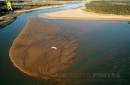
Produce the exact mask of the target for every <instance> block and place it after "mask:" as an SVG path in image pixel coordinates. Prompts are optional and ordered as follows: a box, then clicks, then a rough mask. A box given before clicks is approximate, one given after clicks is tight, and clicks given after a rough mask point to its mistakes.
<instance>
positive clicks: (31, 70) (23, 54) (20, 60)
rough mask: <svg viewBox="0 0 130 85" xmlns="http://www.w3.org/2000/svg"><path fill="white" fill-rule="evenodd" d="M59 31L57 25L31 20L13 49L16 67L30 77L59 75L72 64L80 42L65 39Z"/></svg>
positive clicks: (11, 53)
mask: <svg viewBox="0 0 130 85" xmlns="http://www.w3.org/2000/svg"><path fill="white" fill-rule="evenodd" d="M59 30H61V29H60V27H59V26H58V25H56V24H54V23H47V22H45V21H42V20H39V19H36V18H30V19H29V21H28V22H27V24H26V26H25V28H24V29H23V30H22V31H21V33H20V34H19V35H18V37H17V38H16V39H15V40H14V42H13V44H12V46H11V48H10V51H9V55H10V58H11V61H12V62H13V64H14V65H15V66H16V67H17V68H19V69H20V70H21V71H23V72H24V73H27V74H29V75H33V76H36V77H40V78H45V79H50V78H51V77H55V73H57V72H59V71H60V70H63V69H64V68H66V67H68V66H69V65H70V64H71V63H72V58H73V56H74V55H75V54H76V48H77V45H76V40H77V39H76V38H74V37H71V36H61V35H62V32H61V33H60V32H58V31H59ZM57 33H60V34H57ZM52 46H56V47H57V48H58V49H57V50H55V49H52V48H51V47H52Z"/></svg>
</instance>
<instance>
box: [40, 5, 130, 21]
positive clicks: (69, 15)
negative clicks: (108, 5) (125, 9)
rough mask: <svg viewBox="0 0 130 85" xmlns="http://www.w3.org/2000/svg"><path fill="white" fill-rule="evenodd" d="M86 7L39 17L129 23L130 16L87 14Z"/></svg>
mask: <svg viewBox="0 0 130 85" xmlns="http://www.w3.org/2000/svg"><path fill="white" fill-rule="evenodd" d="M83 9H85V8H84V7H79V8H76V9H69V10H64V11H59V12H52V13H45V14H39V15H38V16H39V17H42V18H49V19H82V20H124V21H129V20H130V16H124V15H113V14H97V13H92V12H86V11H84V10H83Z"/></svg>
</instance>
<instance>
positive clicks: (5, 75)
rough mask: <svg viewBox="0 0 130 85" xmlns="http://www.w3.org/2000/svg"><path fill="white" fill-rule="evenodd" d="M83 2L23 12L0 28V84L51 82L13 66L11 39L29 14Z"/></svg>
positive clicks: (30, 84)
mask: <svg viewBox="0 0 130 85" xmlns="http://www.w3.org/2000/svg"><path fill="white" fill-rule="evenodd" d="M83 5H84V3H78V4H67V5H66V6H64V7H60V8H50V9H44V10H38V11H32V12H28V13H23V14H21V15H19V16H18V17H17V19H16V20H15V21H14V22H13V23H11V24H10V25H8V26H6V27H4V28H2V29H0V85H48V84H52V83H51V82H50V83H49V82H47V81H44V80H39V79H36V78H33V77H30V76H28V75H26V74H24V73H22V72H20V71H19V70H18V69H17V68H15V67H14V66H13V64H12V63H11V61H10V59H9V55H8V54H9V53H8V52H9V48H10V47H11V44H12V42H13V40H14V39H15V38H16V37H17V35H18V34H19V33H20V31H21V30H22V29H23V28H24V26H25V25H26V23H27V21H28V18H29V16H33V15H36V14H40V13H48V12H54V11H60V10H66V9H71V8H76V7H78V6H83Z"/></svg>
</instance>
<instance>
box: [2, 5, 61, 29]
mask: <svg viewBox="0 0 130 85" xmlns="http://www.w3.org/2000/svg"><path fill="white" fill-rule="evenodd" d="M62 6H63V5H55V6H45V7H39V8H33V9H28V10H16V11H14V12H13V13H9V14H6V15H4V16H1V17H0V19H2V17H6V18H7V19H6V20H4V21H1V22H0V28H2V27H4V26H7V25H8V24H10V23H12V22H13V21H15V20H16V19H17V16H19V15H20V14H22V13H26V12H31V11H36V10H42V9H49V8H53V7H54V8H57V7H62Z"/></svg>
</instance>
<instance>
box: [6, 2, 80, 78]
mask: <svg viewBox="0 0 130 85" xmlns="http://www.w3.org/2000/svg"><path fill="white" fill-rule="evenodd" d="M80 5H81V4H80ZM67 6H69V5H67ZM75 6H76V7H77V4H74V7H75ZM71 7H72V8H73V6H71ZM53 9H54V8H53ZM34 21H35V20H34ZM29 22H30V20H29V21H28V22H27V24H26V26H25V27H24V29H23V30H22V31H21V33H20V34H19V35H18V37H17V38H16V39H15V40H14V41H13V44H12V46H11V48H10V50H9V56H10V59H11V61H12V62H13V64H14V66H15V67H17V68H18V69H19V70H21V71H22V72H24V73H26V74H28V75H30V76H35V77H39V76H40V78H45V79H48V78H49V77H54V76H55V74H54V73H53V75H52V73H51V74H49V73H47V74H46V75H47V77H45V76H41V75H39V74H37V73H31V72H29V71H27V70H25V69H23V68H21V67H20V66H19V65H17V63H16V61H15V59H13V57H14V56H12V54H11V53H12V52H11V49H12V48H13V47H14V46H16V45H15V44H14V43H15V42H17V39H18V38H19V37H21V35H22V33H23V31H24V30H26V29H29V27H28V26H29V25H30V24H29ZM30 23H34V22H30ZM36 23H37V22H36ZM39 23H40V22H39ZM50 25H51V24H50ZM33 27H34V26H33ZM25 35H28V34H25ZM53 36H54V35H53ZM56 37H57V39H58V38H59V37H60V36H56ZM67 39H68V38H67ZM62 40H63V42H64V43H67V42H68V40H67V42H65V41H64V40H65V39H62ZM62 40H59V43H60V42H61V41H62ZM23 41H24V40H23ZM56 41H57V40H54V42H53V43H57V42H56ZM72 41H73V40H72ZM74 42H75V40H74ZM59 43H58V44H59ZM70 45H71V46H72V49H68V51H69V50H70V51H71V50H72V52H73V51H74V50H75V49H76V47H75V46H74V47H73V45H75V44H74V43H71V44H70ZM71 46H68V47H71ZM50 47H51V46H50ZM50 47H49V48H50ZM58 48H62V47H60V46H59V47H58ZM62 49H63V48H62ZM64 49H65V48H64ZM60 51H61V53H62V52H64V54H63V58H62V59H61V60H60V61H62V62H64V63H65V62H66V64H67V62H68V63H69V62H72V61H69V60H68V61H66V59H67V56H68V59H70V58H71V57H73V56H74V55H75V53H70V54H71V56H69V55H66V54H67V53H66V52H68V51H67V48H66V49H65V50H60ZM16 53H17V52H16ZM61 53H60V54H61ZM64 56H65V57H64ZM46 57H47V56H46ZM48 57H49V56H48ZM64 60H65V61H64ZM51 62H52V61H51ZM24 63H25V62H24ZM58 64H59V63H58ZM41 65H42V64H41ZM59 65H60V64H59ZM59 65H58V69H57V71H58V70H62V69H63V68H65V67H68V65H65V66H60V68H61V67H62V68H61V69H60V68H59ZM61 65H62V64H61ZM57 71H56V72H57ZM42 75H43V74H42ZM44 75H45V74H44Z"/></svg>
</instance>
